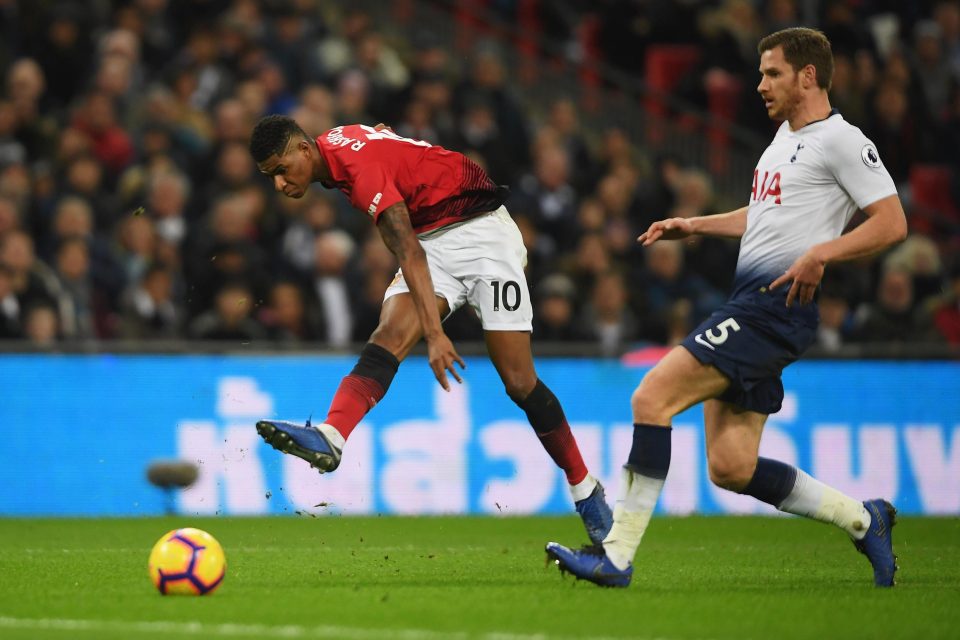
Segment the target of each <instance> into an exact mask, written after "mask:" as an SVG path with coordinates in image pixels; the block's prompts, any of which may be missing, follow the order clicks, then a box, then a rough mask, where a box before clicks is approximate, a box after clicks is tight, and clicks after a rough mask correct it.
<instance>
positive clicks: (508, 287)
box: [490, 280, 739, 329]
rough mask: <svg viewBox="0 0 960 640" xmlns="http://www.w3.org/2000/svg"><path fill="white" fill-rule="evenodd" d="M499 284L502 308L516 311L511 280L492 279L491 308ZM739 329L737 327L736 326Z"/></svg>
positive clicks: (515, 290) (514, 285)
mask: <svg viewBox="0 0 960 640" xmlns="http://www.w3.org/2000/svg"><path fill="white" fill-rule="evenodd" d="M501 284H502V289H503V292H502V299H503V308H504V309H506V310H507V311H516V310H517V307H519V306H520V285H519V284H517V283H516V282H514V281H513V280H507V281H506V282H504V283H501V282H500V281H499V280H493V281H491V282H490V285H491V286H492V287H493V310H494V311H500V301H501ZM737 328H738V329H739V327H737Z"/></svg>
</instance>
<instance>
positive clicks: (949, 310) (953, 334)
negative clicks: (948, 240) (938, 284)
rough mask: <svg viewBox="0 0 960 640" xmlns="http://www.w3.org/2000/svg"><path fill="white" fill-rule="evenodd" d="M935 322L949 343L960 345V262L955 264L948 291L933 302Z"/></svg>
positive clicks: (948, 282)
mask: <svg viewBox="0 0 960 640" xmlns="http://www.w3.org/2000/svg"><path fill="white" fill-rule="evenodd" d="M931 307H932V311H931V313H932V315H933V324H934V326H936V328H937V331H938V332H939V333H940V335H941V336H942V337H943V339H944V340H946V341H947V343H949V344H951V345H954V346H957V345H960V262H957V264H956V265H954V267H953V269H952V270H951V272H950V277H949V278H948V281H947V287H946V291H945V292H944V294H943V295H942V296H939V297H938V298H935V299H934V300H933V301H932V303H931Z"/></svg>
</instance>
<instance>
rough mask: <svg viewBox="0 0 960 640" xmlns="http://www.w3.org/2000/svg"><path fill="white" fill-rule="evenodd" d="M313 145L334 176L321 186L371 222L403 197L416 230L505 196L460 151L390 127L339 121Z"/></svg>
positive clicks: (490, 206)
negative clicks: (339, 195) (340, 196)
mask: <svg viewBox="0 0 960 640" xmlns="http://www.w3.org/2000/svg"><path fill="white" fill-rule="evenodd" d="M317 147H318V148H319V149H320V154H321V155H322V156H323V159H324V160H325V161H326V163H327V166H328V167H329V168H330V175H331V177H332V180H331V181H330V182H325V183H324V186H325V187H328V188H331V189H332V188H336V189H339V190H340V191H342V192H343V193H345V194H346V195H347V197H348V198H350V202H351V204H353V206H354V207H356V208H357V209H359V210H360V211H364V212H366V213H367V214H368V215H370V216H371V217H372V218H373V220H374V222H376V220H377V218H378V217H379V216H380V213H381V212H383V210H384V209H386V208H387V207H389V206H390V205H393V204H396V203H398V202H401V201H402V202H404V203H406V205H407V209H409V211H410V222H411V223H412V224H413V230H414V231H415V232H416V233H418V234H419V233H424V232H426V231H432V230H434V229H439V228H441V227H445V226H447V225H450V224H454V223H457V222H462V221H464V220H467V219H469V218H473V217H475V216H477V215H479V214H481V213H484V212H486V211H493V210H495V209H496V208H497V207H499V206H500V205H501V204H503V202H504V200H505V199H506V196H507V189H506V187H501V186H498V185H497V184H495V183H494V182H493V181H492V180H491V179H490V177H489V176H488V175H487V172H486V171H484V170H483V169H482V168H481V167H480V166H479V165H477V163H475V162H473V161H472V160H470V159H469V158H467V157H466V156H465V155H463V154H462V153H457V152H455V151H449V150H447V149H444V148H443V147H440V146H437V145H432V144H430V143H428V142H424V141H423V140H412V139H410V138H402V137H400V136H398V135H397V134H395V133H394V132H393V131H390V130H389V129H384V130H382V131H377V130H376V129H374V128H373V127H368V126H366V125H359V124H352V125H343V126H339V127H335V128H333V129H331V130H329V131H327V132H326V133H324V134H322V135H320V136H318V137H317Z"/></svg>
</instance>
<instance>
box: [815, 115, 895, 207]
mask: <svg viewBox="0 0 960 640" xmlns="http://www.w3.org/2000/svg"><path fill="white" fill-rule="evenodd" d="M824 146H825V148H824V156H825V159H826V163H827V167H828V168H829V169H830V171H831V172H832V173H833V175H834V177H835V178H836V179H837V182H838V183H839V184H840V186H841V187H843V189H844V191H846V192H847V193H848V194H850V197H851V198H852V199H853V201H854V202H855V203H856V204H857V206H858V207H859V208H861V209H863V208H864V207H868V206H870V205H871V204H873V203H874V202H876V201H878V200H881V199H883V198H886V197H887V196H891V195H895V194H896V193H897V187H896V185H895V184H894V182H893V178H891V177H890V173H889V172H888V171H887V169H886V167H884V166H883V162H882V161H881V160H880V154H879V153H878V152H877V148H876V147H875V146H874V144H873V143H872V142H871V141H870V139H869V138H867V137H866V136H865V135H863V133H862V132H861V131H860V130H859V129H857V128H856V127H850V128H849V129H847V130H845V131H840V132H837V135H831V136H827V137H826V138H825V143H824Z"/></svg>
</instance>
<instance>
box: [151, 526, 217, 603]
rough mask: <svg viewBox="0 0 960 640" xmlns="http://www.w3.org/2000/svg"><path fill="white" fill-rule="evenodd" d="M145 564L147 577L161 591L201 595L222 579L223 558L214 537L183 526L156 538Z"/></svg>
mask: <svg viewBox="0 0 960 640" xmlns="http://www.w3.org/2000/svg"><path fill="white" fill-rule="evenodd" d="M147 568H148V569H149V571H150V580H152V581H153V585H154V586H155V587H156V588H157V590H158V591H160V593H162V594H163V595H189V596H205V595H207V594H208V593H213V592H214V591H216V589H217V587H219V586H220V583H221V582H223V576H224V575H225V574H226V571H227V558H226V556H225V555H224V554H223V548H222V547H221V546H220V543H219V542H217V540H216V538H214V537H213V536H212V535H210V534H209V533H207V532H206V531H203V530H201V529H194V528H192V527H186V528H184V529H174V530H173V531H169V532H167V533H165V534H164V535H163V537H162V538H160V539H159V540H157V544H155V545H153V550H152V551H151V552H150V560H149V562H148V563H147Z"/></svg>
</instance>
